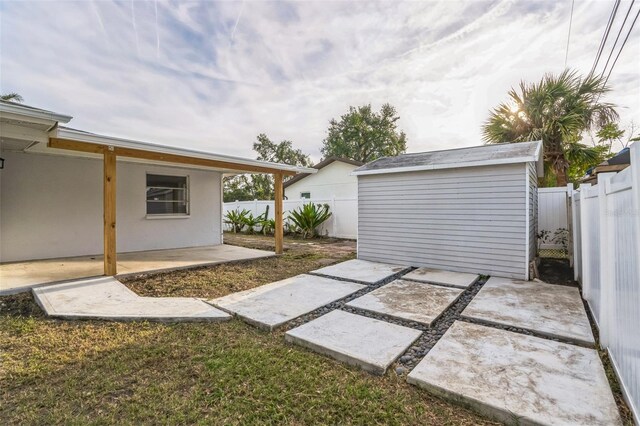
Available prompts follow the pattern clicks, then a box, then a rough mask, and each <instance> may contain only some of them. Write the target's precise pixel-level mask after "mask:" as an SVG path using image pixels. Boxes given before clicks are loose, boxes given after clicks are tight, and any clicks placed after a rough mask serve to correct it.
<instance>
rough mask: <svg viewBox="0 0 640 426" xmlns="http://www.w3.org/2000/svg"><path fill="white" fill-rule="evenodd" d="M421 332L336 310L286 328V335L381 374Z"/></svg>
mask: <svg viewBox="0 0 640 426" xmlns="http://www.w3.org/2000/svg"><path fill="white" fill-rule="evenodd" d="M420 334H421V332H420V331H419V330H414V329H412V328H408V327H402V326H400V325H396V324H390V323H387V322H384V321H380V320H376V319H373V318H368V317H363V316H361V315H355V314H351V313H348V312H344V311H338V310H336V311H332V312H329V313H328V314H326V315H323V316H321V317H319V318H316V319H315V320H313V321H310V322H308V323H306V324H303V325H301V326H300V327H296V328H294V329H292V330H289V331H288V332H287V333H286V334H285V339H286V340H287V341H288V342H292V343H296V344H298V345H301V346H304V347H306V348H308V349H311V350H313V351H316V352H319V353H321V354H324V355H328V356H330V357H332V358H335V359H337V360H339V361H342V362H345V363H347V364H350V365H355V366H358V367H360V368H362V369H363V370H366V371H369V372H371V373H374V374H384V372H385V371H386V370H387V368H388V367H389V365H391V363H392V362H393V361H395V360H396V358H398V357H399V356H400V355H402V353H403V352H404V351H405V350H406V349H407V348H408V347H409V346H410V345H411V344H412V343H413V342H414V341H415V340H416V339H417V338H418V337H419V336H420Z"/></svg>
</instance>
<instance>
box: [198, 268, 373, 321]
mask: <svg viewBox="0 0 640 426" xmlns="http://www.w3.org/2000/svg"><path fill="white" fill-rule="evenodd" d="M365 287H366V286H364V285H362V284H357V283H352V282H346V281H338V280H333V279H331V278H325V277H319V276H316V275H307V274H303V275H298V276H295V277H292V278H288V279H286V280H282V281H277V282H274V283H271V284H267V285H264V286H261V287H257V288H253V289H250V290H246V291H241V292H238V293H234V294H230V295H228V296H224V297H220V298H217V299H213V300H209V301H208V303H211V304H212V305H214V306H216V307H218V308H220V309H224V310H225V311H227V312H231V313H233V314H236V315H238V316H239V317H240V318H242V319H243V320H245V321H247V322H249V323H250V324H253V325H255V326H257V327H260V328H264V329H268V330H273V329H274V328H276V327H278V326H280V325H282V324H284V323H286V322H288V321H291V320H293V319H295V318H297V317H299V316H302V315H304V314H307V313H309V312H311V311H314V310H316V309H318V308H320V307H322V306H324V305H326V304H329V303H331V302H335V301H336V300H339V299H342V298H343V297H346V296H348V295H350V294H353V293H355V292H357V291H358V290H360V289H363V288H365Z"/></svg>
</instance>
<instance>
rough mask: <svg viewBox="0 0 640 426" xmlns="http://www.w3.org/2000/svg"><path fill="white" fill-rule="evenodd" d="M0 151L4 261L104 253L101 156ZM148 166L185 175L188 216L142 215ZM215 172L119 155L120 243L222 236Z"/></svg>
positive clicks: (129, 246)
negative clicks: (122, 159) (124, 159)
mask: <svg viewBox="0 0 640 426" xmlns="http://www.w3.org/2000/svg"><path fill="white" fill-rule="evenodd" d="M2 157H3V158H5V160H6V163H5V168H4V169H3V170H2V171H0V261H1V262H10V261H19V260H29V259H46V258H56V257H65V256H77V255H89V254H100V253H102V250H103V241H102V238H103V230H102V161H100V160H96V159H88V158H77V157H64V156H53V155H40V154H25V153H19V152H7V151H5V152H3V153H2ZM147 172H150V173H159V174H163V173H164V174H172V175H187V176H189V186H190V212H191V214H190V216H189V217H187V218H176V219H168V218H163V219H149V218H147V217H146V201H145V200H146V173H147ZM220 179H221V176H220V173H218V172H213V171H203V170H194V169H185V168H178V167H166V166H157V165H148V164H139V163H127V162H118V164H117V176H116V186H117V195H116V196H117V202H116V221H117V226H116V229H117V249H118V251H119V252H128V251H141V250H153V249H167V248H178V247H194V246H204V245H215V244H221V242H222V241H221V240H222V238H221V232H222V225H221V196H220V189H221V188H220Z"/></svg>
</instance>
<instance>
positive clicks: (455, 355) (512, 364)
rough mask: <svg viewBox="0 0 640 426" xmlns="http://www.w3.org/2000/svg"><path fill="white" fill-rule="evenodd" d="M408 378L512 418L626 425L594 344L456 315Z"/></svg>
mask: <svg viewBox="0 0 640 426" xmlns="http://www.w3.org/2000/svg"><path fill="white" fill-rule="evenodd" d="M407 381H408V382H409V383H412V384H415V385H417V386H419V387H422V388H424V389H427V390H429V391H431V392H433V393H435V394H437V395H440V396H443V397H445V398H449V399H453V400H455V401H460V402H463V403H465V404H466V405H470V406H472V407H474V408H475V409H476V410H477V411H480V412H482V413H484V414H485V415H487V416H489V417H492V418H495V419H498V420H500V421H503V422H505V423H508V424H540V425H542V424H544V425H619V424H620V417H619V414H618V407H617V406H616V403H615V401H614V399H613V395H612V394H611V389H610V388H609V382H608V381H607V377H606V375H605V372H604V368H603V367H602V364H601V363H600V358H599V357H598V353H597V352H596V351H595V350H594V349H587V348H583V347H580V346H575V345H570V344H566V343H560V342H554V341H551V340H548V339H543V338H539V337H533V336H527V335H524V334H518V333H513V332H511V331H506V330H499V329H495V328H492V327H486V326H483V325H478V324H469V323H465V322H460V321H456V322H455V323H454V324H453V325H452V326H451V327H450V328H449V330H448V331H447V332H446V333H445V335H444V336H443V337H442V339H440V341H438V343H436V345H435V346H434V348H433V349H431V351H429V353H428V354H427V356H426V357H425V358H424V359H423V360H422V361H421V362H420V363H419V364H418V366H417V367H416V368H415V369H413V370H412V371H411V373H409V376H408V377H407Z"/></svg>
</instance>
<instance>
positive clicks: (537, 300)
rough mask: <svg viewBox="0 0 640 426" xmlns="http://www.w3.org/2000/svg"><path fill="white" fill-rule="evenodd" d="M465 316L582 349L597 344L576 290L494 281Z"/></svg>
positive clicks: (534, 282)
mask: <svg viewBox="0 0 640 426" xmlns="http://www.w3.org/2000/svg"><path fill="white" fill-rule="evenodd" d="M462 316H463V317H466V318H473V319H477V320H480V321H484V322H487V323H491V324H499V325H505V326H511V327H518V328H523V329H526V330H530V331H532V332H535V333H539V334H541V335H543V336H548V337H551V338H561V339H564V340H567V341H570V342H574V343H576V344H580V345H586V346H593V345H594V344H595V340H594V338H593V333H592V332H591V326H590V325H589V319H588V318H587V313H586V312H585V310H584V305H583V303H582V298H581V297H580V292H579V291H578V289H577V288H575V287H567V286H561V285H553V284H546V283H543V282H540V281H519V280H514V279H510V278H498V277H491V278H489V280H488V281H487V282H486V283H485V284H484V286H483V287H482V289H481V290H480V291H479V292H478V294H477V295H476V297H474V299H473V300H472V301H471V303H470V304H469V305H468V306H467V307H466V308H465V310H464V311H463V312H462Z"/></svg>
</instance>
